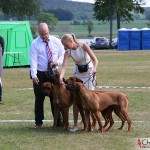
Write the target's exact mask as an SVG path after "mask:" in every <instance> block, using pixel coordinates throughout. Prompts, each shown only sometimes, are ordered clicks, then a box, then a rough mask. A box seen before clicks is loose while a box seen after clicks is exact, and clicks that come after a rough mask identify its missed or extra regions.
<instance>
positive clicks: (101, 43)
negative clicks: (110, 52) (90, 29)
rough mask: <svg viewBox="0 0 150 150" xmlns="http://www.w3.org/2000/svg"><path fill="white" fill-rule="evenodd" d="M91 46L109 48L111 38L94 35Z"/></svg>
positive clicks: (93, 47)
mask: <svg viewBox="0 0 150 150" xmlns="http://www.w3.org/2000/svg"><path fill="white" fill-rule="evenodd" d="M90 47H91V49H108V48H109V40H108V38H106V37H94V38H93V41H92V42H91V45H90Z"/></svg>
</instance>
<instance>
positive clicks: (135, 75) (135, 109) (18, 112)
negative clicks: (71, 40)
mask: <svg viewBox="0 0 150 150" xmlns="http://www.w3.org/2000/svg"><path fill="white" fill-rule="evenodd" d="M94 52H95V54H96V56H97V58H98V60H99V66H98V72H97V85H99V86H124V87H126V86H132V87H134V86H136V87H139V88H131V89H128V88H124V89H120V88H117V89H107V90H110V91H120V92H123V93H125V94H127V95H128V97H129V110H128V112H129V116H130V118H131V120H132V126H133V130H132V132H131V133H129V132H127V123H125V127H124V129H123V130H122V131H119V130H117V128H118V127H119V126H120V125H121V123H120V122H115V124H114V126H113V128H112V130H111V131H110V132H104V133H103V134H101V133H99V131H98V130H95V131H93V132H91V133H83V132H82V131H78V132H76V133H70V132H69V131H63V130H62V129H61V128H57V129H53V128H52V122H44V125H43V128H42V129H41V130H36V129H33V126H34V122H2V120H34V94H33V90H32V89H25V88H32V82H31V80H30V79H29V68H5V69H4V74H3V77H2V81H3V101H4V103H5V105H0V149H1V150H42V149H43V150H70V149H71V150H91V149H93V150H110V149H111V150H120V149H122V150H137V149H138V145H137V139H138V138H148V137H150V133H149V131H150V126H149V124H150V118H149V114H150V109H149V108H150V103H149V98H150V89H148V88H140V87H144V86H145V87H149V86H150V84H149V83H150V82H149V75H150V69H149V67H150V63H149V62H150V51H142V50H141V51H116V50H101V51H98V50H97V51H94ZM72 65H73V61H72V60H70V62H69V67H68V69H67V74H66V76H65V78H67V77H69V76H71V72H72V68H71V66H72ZM105 90H106V89H105ZM69 117H70V118H69V119H70V120H72V119H73V116H72V107H71V108H70V113H69ZM113 118H114V120H115V121H119V119H118V118H117V117H116V116H115V115H114V114H113ZM52 119H53V118H52V115H51V111H50V104H49V100H48V98H46V99H45V120H52ZM102 120H103V119H102ZM72 126H73V123H72V122H70V127H72ZM79 128H80V129H82V128H83V126H82V125H79Z"/></svg>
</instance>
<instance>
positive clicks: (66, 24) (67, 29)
mask: <svg viewBox="0 0 150 150" xmlns="http://www.w3.org/2000/svg"><path fill="white" fill-rule="evenodd" d="M72 22H73V21H72ZM82 22H83V21H80V24H82ZM148 22H149V21H148V20H134V21H133V22H129V23H125V22H124V23H122V22H121V28H127V29H132V28H138V29H142V28H145V27H147V23H148ZM93 24H94V26H93V27H94V28H93V30H92V32H91V35H92V36H107V37H109V34H110V24H109V22H107V23H102V22H98V21H94V20H93ZM54 29H55V30H54V31H52V32H51V33H52V34H57V35H60V36H61V35H63V34H65V33H74V34H75V35H76V36H77V37H80V38H81V37H87V35H88V30H87V27H86V26H84V25H71V21H59V22H58V24H57V25H56V26H55V27H54ZM116 36H117V22H116V20H114V21H113V37H116Z"/></svg>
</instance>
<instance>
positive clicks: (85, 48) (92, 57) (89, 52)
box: [83, 43, 98, 74]
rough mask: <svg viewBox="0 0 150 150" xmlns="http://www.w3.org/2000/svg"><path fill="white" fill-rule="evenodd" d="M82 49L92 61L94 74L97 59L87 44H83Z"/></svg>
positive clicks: (94, 72)
mask: <svg viewBox="0 0 150 150" xmlns="http://www.w3.org/2000/svg"><path fill="white" fill-rule="evenodd" d="M83 48H84V50H85V51H86V52H87V53H88V54H89V56H90V57H91V59H92V61H93V65H94V68H93V74H96V70H97V66H98V60H97V57H96V56H95V54H94V52H93V51H92V50H91V48H90V47H89V46H88V44H86V43H84V44H83Z"/></svg>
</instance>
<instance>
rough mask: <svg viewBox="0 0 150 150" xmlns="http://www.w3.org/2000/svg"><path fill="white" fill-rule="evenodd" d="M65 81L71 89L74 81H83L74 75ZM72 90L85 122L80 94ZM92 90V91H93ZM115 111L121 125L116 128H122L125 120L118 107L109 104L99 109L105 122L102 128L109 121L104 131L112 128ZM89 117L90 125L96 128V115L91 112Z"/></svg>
mask: <svg viewBox="0 0 150 150" xmlns="http://www.w3.org/2000/svg"><path fill="white" fill-rule="evenodd" d="M66 82H67V85H68V88H69V89H70V90H71V88H72V86H73V84H74V83H75V82H81V83H83V81H82V80H80V79H79V78H77V77H75V76H72V77H69V78H68V79H67V80H66ZM72 91H73V95H74V99H75V100H74V101H75V103H76V105H77V106H78V107H79V109H80V113H81V112H82V114H81V116H82V120H83V122H84V123H85V121H84V118H85V117H84V113H83V106H82V100H81V98H80V96H79V94H78V93H77V91H76V90H72ZM95 91H96V92H99V93H103V92H106V91H102V90H95ZM95 91H94V92H95ZM113 111H114V112H115V114H116V115H117V116H118V117H119V118H120V119H121V120H122V125H121V127H120V128H118V129H122V127H123V125H124V122H125V120H124V118H123V117H122V116H121V115H120V112H119V109H118V107H117V106H115V105H111V106H109V107H107V108H105V109H104V110H102V111H101V114H102V116H103V118H104V119H105V124H104V126H103V128H105V127H106V126H107V125H108V124H109V123H110V125H109V127H108V128H107V129H106V131H109V130H110V129H111V128H112V126H113V124H114V120H113V118H112V112H113ZM75 113H78V112H75ZM91 118H92V121H93V122H92V126H93V128H96V117H95V116H94V114H93V113H91ZM89 128H90V125H89Z"/></svg>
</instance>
